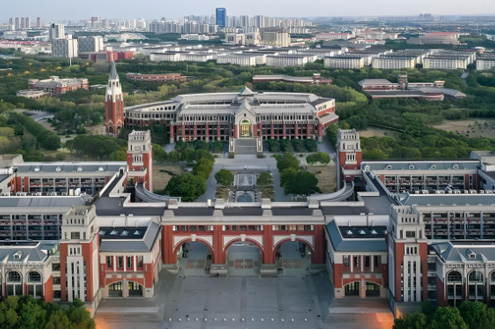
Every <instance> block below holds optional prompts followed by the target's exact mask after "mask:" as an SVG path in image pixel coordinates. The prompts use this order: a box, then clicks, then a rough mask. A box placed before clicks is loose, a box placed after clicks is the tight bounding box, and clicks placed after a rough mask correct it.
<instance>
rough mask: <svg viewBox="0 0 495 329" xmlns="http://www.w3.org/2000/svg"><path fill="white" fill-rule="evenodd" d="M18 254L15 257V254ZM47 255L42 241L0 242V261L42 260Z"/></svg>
mask: <svg viewBox="0 0 495 329" xmlns="http://www.w3.org/2000/svg"><path fill="white" fill-rule="evenodd" d="M16 254H17V255H20V257H19V258H16V257H15V255H16ZM47 257H48V251H47V250H46V248H45V246H44V243H42V242H3V243H0V262H1V261H4V260H6V261H7V262H44V261H45V260H46V258H47Z"/></svg>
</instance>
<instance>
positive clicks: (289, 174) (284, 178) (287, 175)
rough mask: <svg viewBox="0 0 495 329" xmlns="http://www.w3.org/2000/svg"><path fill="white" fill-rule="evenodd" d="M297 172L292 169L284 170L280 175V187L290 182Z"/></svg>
mask: <svg viewBox="0 0 495 329" xmlns="http://www.w3.org/2000/svg"><path fill="white" fill-rule="evenodd" d="M296 174H297V170H296V169H294V168H286V169H285V170H284V171H282V172H281V173H280V186H281V187H283V186H285V184H287V183H288V182H291V181H292V179H293V178H294V176H296Z"/></svg>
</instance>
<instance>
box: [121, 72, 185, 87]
mask: <svg viewBox="0 0 495 329" xmlns="http://www.w3.org/2000/svg"><path fill="white" fill-rule="evenodd" d="M125 77H126V78H127V79H128V80H131V81H146V82H156V83H157V84H163V83H165V82H167V81H180V82H185V81H187V77H186V76H182V74H180V73H164V74H141V73H127V74H126V76H125Z"/></svg>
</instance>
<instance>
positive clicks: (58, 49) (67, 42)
mask: <svg viewBox="0 0 495 329" xmlns="http://www.w3.org/2000/svg"><path fill="white" fill-rule="evenodd" d="M78 45H79V43H78V41H77V39H72V38H70V37H68V38H64V39H53V40H52V57H66V58H73V57H77V56H78V55H79V52H78Z"/></svg>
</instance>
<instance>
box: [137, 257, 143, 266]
mask: <svg viewBox="0 0 495 329" xmlns="http://www.w3.org/2000/svg"><path fill="white" fill-rule="evenodd" d="M137 267H143V256H138V258H137Z"/></svg>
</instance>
